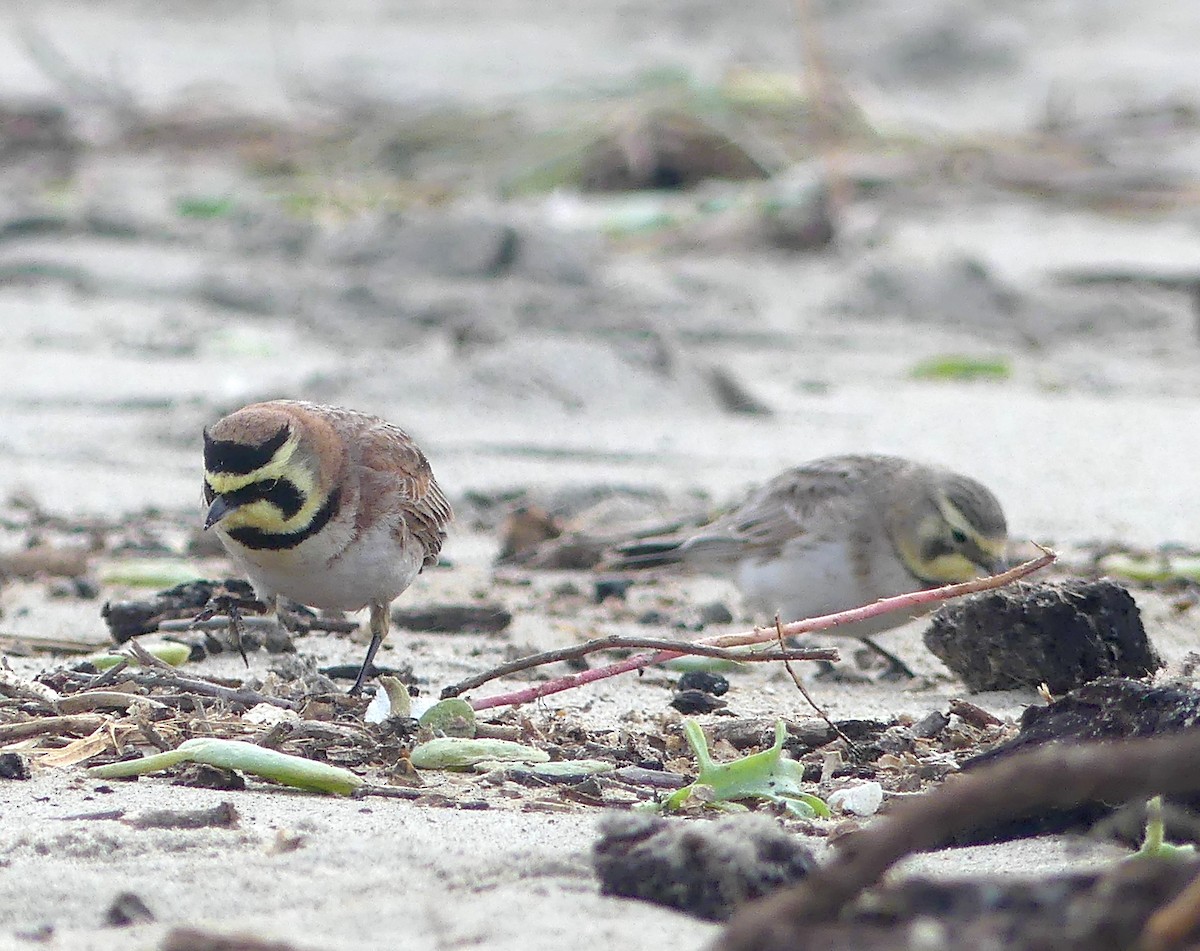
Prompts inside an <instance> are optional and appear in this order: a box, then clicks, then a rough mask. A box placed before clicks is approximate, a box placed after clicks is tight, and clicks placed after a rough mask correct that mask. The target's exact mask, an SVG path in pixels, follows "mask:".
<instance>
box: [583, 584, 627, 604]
mask: <svg viewBox="0 0 1200 951" xmlns="http://www.w3.org/2000/svg"><path fill="white" fill-rule="evenodd" d="M632 584H633V580H632V579H631V578H601V579H600V580H599V581H597V582H596V587H595V591H594V592H593V594H592V600H594V601H595V602H596V603H597V604H602V603H604V601H605V600H606V599H607V598H617V599H619V600H621V601H624V600H625V594H626V592H627V591H628V590H629V588H630V586H631V585H632Z"/></svg>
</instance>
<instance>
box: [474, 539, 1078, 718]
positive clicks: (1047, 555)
mask: <svg viewBox="0 0 1200 951" xmlns="http://www.w3.org/2000/svg"><path fill="white" fill-rule="evenodd" d="M1039 547H1041V546H1039ZM1042 552H1043V554H1042V555H1041V556H1040V557H1038V558H1034V559H1032V560H1030V561H1026V562H1024V563H1022V564H1020V565H1017V566H1016V567H1015V568H1010V569H1009V570H1008V571H1005V572H1001V573H1000V574H998V575H991V576H989V577H987V578H976V579H974V580H972V581H964V582H961V583H960V584H950V585H945V586H943V587H941V588H930V589H927V590H924V591H914V592H911V593H909V594H901V595H897V596H896V597H894V598H883V599H881V600H879V601H876V602H875V603H874V604H867V605H864V606H863V607H861V608H852V609H851V610H849V611H838V612H837V613H836V614H824V615H821V616H820V617H815V618H808V619H807V620H803V621H793V622H791V623H790V624H784V625H782V627H780V628H778V629H775V628H757V627H756V628H755V629H754V630H753V631H747V632H745V633H742V634H721V635H718V636H717V637H708V638H705V639H703V640H701V641H697V642H695V644H693V645H691V646H695V645H696V644H698V645H700V646H702V647H745V646H747V645H749V644H762V643H765V642H767V641H773V640H775V639H776V638H778V637H780V636H783V637H795V636H796V635H797V634H809V633H812V632H814V631H824V630H827V629H829V628H832V627H837V626H838V625H841V624H853V623H855V622H857V621H865V620H867V619H868V618H873V617H877V616H879V615H881V614H889V613H891V612H892V611H903V610H906V609H911V608H914V607H919V606H924V605H926V604H933V603H935V602H938V601H944V600H946V599H947V598H957V597H961V596H962V595H964V594H974V593H975V592H977V591H987V590H989V589H991V588H999V587H1002V586H1004V585H1006V584H1009V583H1011V582H1013V581H1016V580H1018V579H1019V578H1024V577H1025V576H1026V575H1028V574H1031V573H1032V572H1035V571H1037V570H1039V569H1041V568H1045V567H1046V566H1047V565H1049V564H1052V563H1053V562H1054V561H1055V560H1056V559H1057V557H1058V556H1057V555H1056V554H1054V552H1052V551H1050V550H1049V549H1048V548H1042ZM685 646H686V645H683V644H673V646H672V647H670V648H667V649H662V650H657V651H655V652H654V653H648V654H634V655H633V656H632V657H627V658H625V659H624V660H621V661H617V662H616V663H613V664H609V665H608V666H606V667H596V668H594V669H592V670H585V671H583V672H581V673H578V674H570V675H569V676H566V677H558V678H556V679H554V680H548V681H546V682H545V683H542V684H537V685H536V686H533V687H526V688H524V689H523V690H514V691H512V692H511V693H505V694H498V695H497V696H494V697H485V698H483V699H481V700H472V701H471V706H472V707H473V708H474V709H476V710H487V709H490V708H491V707H503V706H511V705H513V704H518V703H529V702H530V701H531V700H537V699H538V698H539V697H547V696H549V695H550V694H554V693H561V692H562V691H564V690H570V689H572V688H573V687H581V686H583V685H584V684H590V683H594V682H595V681H597V680H606V679H607V678H609V677H615V676H616V675H617V674H623V673H626V672H628V671H631V670H640V669H641V668H643V667H648V666H650V665H651V664H661V663H663V662H664V661H668V660H674V659H675V658H676V657H683V656H684V655H685V654H687V653H688V651H687V650H686V649H684V648H685Z"/></svg>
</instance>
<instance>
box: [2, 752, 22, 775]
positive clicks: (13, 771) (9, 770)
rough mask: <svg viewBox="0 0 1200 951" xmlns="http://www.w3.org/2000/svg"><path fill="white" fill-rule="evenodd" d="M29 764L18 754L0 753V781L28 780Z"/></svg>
mask: <svg viewBox="0 0 1200 951" xmlns="http://www.w3.org/2000/svg"><path fill="white" fill-rule="evenodd" d="M28 778H29V764H28V763H27V762H26V761H25V758H24V757H23V756H22V755H21V754H20V753H0V779H28Z"/></svg>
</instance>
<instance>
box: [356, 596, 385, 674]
mask: <svg viewBox="0 0 1200 951" xmlns="http://www.w3.org/2000/svg"><path fill="white" fill-rule="evenodd" d="M387 632H388V606H387V605H386V604H379V603H375V604H372V605H371V645H370V646H369V647H368V648H367V659H366V660H364V661H363V665H362V667H360V668H359V670H358V676H357V677H355V678H354V686H353V687H351V688H350V695H351V696H352V697H353V696H357V695H358V694H360V693H362V688H363V681H364V680H366V679H367V677H368V676H369V675H370V673H372V672H373V671H374V667H373V664H374V663H375V654H376V652H377V651H378V650H379V645H380V644H382V643H383V639H384V638H385V637H387Z"/></svg>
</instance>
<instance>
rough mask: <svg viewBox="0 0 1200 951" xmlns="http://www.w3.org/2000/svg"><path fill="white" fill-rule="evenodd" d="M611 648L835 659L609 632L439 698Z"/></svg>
mask: <svg viewBox="0 0 1200 951" xmlns="http://www.w3.org/2000/svg"><path fill="white" fill-rule="evenodd" d="M614 648H630V649H633V650H669V651H678V652H679V653H681V654H696V655H699V656H700V657H716V658H718V659H719V660H738V661H742V660H745V661H764V660H831V661H836V660H837V659H838V652H837V648H835V647H803V648H792V649H789V648H787V647H784V648H783V649H782V650H778V651H754V652H750V651H744V650H730V649H729V648H726V647H712V646H710V645H708V644H705V643H704V642H699V643H696V642H688V641H673V640H671V639H670V638H666V637H625V636H623V635H620V634H612V635H609V636H608V637H597V638H593V639H592V640H590V641H584V642H583V643H582V644H576V645H574V646H572V647H560V648H557V649H556V650H550V651H542V652H541V653H540V654H530V655H529V656H527V657H518V658H517V659H516V660H511V661H509V662H508V663H506V664H500V665H499V666H498V667H493V668H491V669H490V670H485V671H484V672H483V673H481V674H476V675H475V676H473V677H468V678H467V679H466V680H460V681H459V682H458V683H456V684H451V685H450V686H449V687H446V688H445V689H444V690H443V691H442V693H441V698H442V699H443V700H445V699H446V698H448V697H457V696H458V695H459V694H461V693H466V692H467V691H468V690H474V689H475V688H476V687H481V686H483V685H484V684H486V683H487V682H488V681H490V680H495V679H497V678H498V677H506V676H508V675H509V674H515V673H518V672H520V671H522V670H529V669H530V668H531V667H541V666H542V665H543V664H554V663H557V662H558V661H563V660H576V659H577V658H580V657H584V656H586V655H588V654H594V653H595V652H596V651H602V650H612V649H614Z"/></svg>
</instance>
